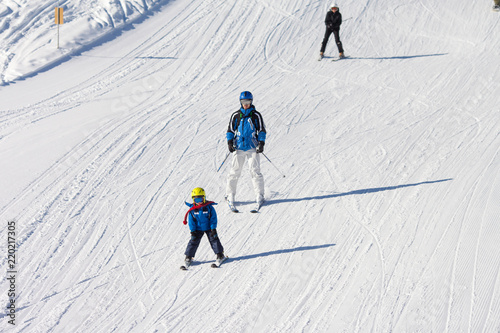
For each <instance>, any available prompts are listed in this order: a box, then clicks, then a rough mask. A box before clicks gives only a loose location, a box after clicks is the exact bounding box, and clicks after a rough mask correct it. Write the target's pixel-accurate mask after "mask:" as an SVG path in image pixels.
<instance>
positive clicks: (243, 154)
mask: <svg viewBox="0 0 500 333" xmlns="http://www.w3.org/2000/svg"><path fill="white" fill-rule="evenodd" d="M232 154H233V159H232V161H231V171H229V175H228V176H227V186H226V194H227V196H228V198H229V199H232V200H234V195H235V194H236V186H237V185H238V179H239V178H240V176H241V171H242V170H243V167H244V165H245V161H246V160H248V166H249V168H250V174H251V175H252V183H253V189H254V191H255V196H256V200H257V201H258V200H262V199H264V176H262V173H260V154H257V152H256V151H255V149H250V150H247V151H244V150H236V151H235V152H234V153H232Z"/></svg>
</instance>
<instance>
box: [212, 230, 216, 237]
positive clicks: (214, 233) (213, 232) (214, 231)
mask: <svg viewBox="0 0 500 333" xmlns="http://www.w3.org/2000/svg"><path fill="white" fill-rule="evenodd" d="M210 236H212V237H214V236H217V229H212V230H210Z"/></svg>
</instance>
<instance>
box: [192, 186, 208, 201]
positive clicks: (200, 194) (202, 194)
mask: <svg viewBox="0 0 500 333" xmlns="http://www.w3.org/2000/svg"><path fill="white" fill-rule="evenodd" d="M195 197H203V203H204V202H205V190H204V189H202V188H201V187H197V188H195V189H194V190H193V191H192V192H191V198H192V199H193V200H194V198H195Z"/></svg>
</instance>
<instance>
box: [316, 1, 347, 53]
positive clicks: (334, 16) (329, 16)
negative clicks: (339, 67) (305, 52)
mask: <svg viewBox="0 0 500 333" xmlns="http://www.w3.org/2000/svg"><path fill="white" fill-rule="evenodd" d="M341 24H342V14H340V11H339V6H338V5H337V4H336V3H333V4H332V5H331V6H330V10H329V11H328V13H326V18H325V25H326V31H325V37H324V38H323V43H322V44H321V51H320V52H319V57H320V60H321V59H322V58H323V55H324V54H325V49H326V44H327V43H328V39H329V38H330V35H331V34H332V33H333V35H334V36H335V42H336V43H337V48H338V50H339V58H344V48H343V47H342V42H341V41H340V25H341Z"/></svg>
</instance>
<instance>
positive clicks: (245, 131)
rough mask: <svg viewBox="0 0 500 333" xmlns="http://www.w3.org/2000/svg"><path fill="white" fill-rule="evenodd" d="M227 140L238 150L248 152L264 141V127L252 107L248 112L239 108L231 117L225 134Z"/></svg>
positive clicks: (262, 121) (260, 118) (259, 116)
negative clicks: (231, 141)
mask: <svg viewBox="0 0 500 333" xmlns="http://www.w3.org/2000/svg"><path fill="white" fill-rule="evenodd" d="M226 138H227V140H228V141H229V140H233V142H234V146H235V148H236V149H238V150H245V151H246V150H250V149H253V148H256V147H257V146H258V145H259V141H262V142H265V141H266V127H265V126H264V120H263V119H262V115H261V114H260V112H258V111H257V110H255V107H254V106H253V105H252V106H251V107H250V108H249V109H248V110H245V109H244V108H243V107H241V108H240V109H239V110H238V111H236V112H234V113H233V114H232V115H231V119H230V120H229V127H228V129H227V133H226Z"/></svg>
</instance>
